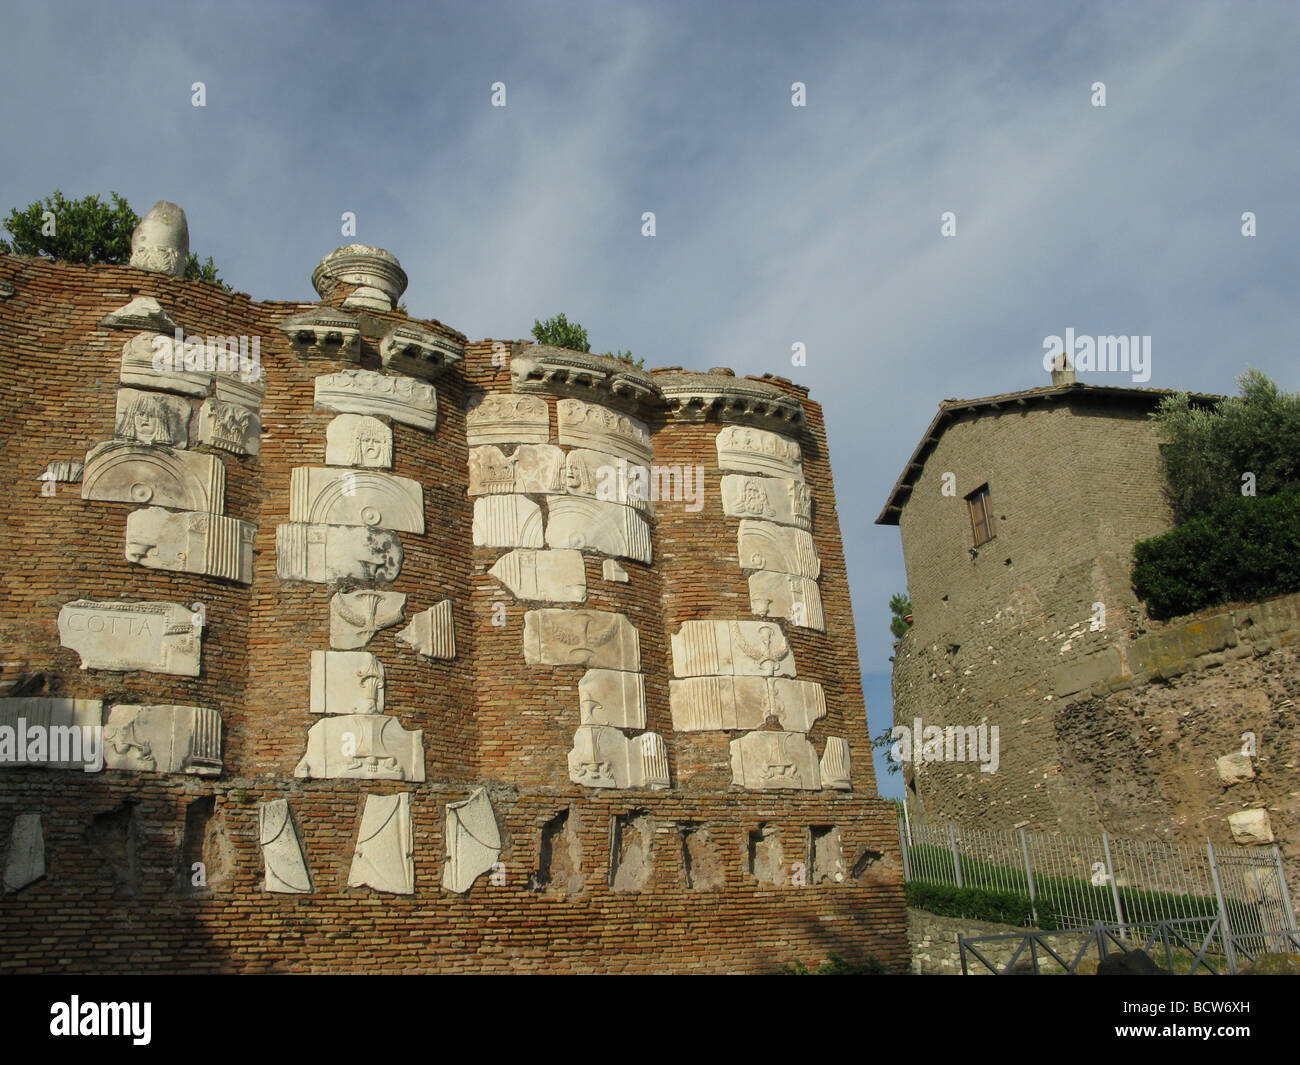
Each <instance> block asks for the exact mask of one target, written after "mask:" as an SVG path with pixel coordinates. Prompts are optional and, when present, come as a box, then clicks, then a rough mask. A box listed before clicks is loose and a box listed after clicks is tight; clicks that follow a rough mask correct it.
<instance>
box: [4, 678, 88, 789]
mask: <svg viewBox="0 0 1300 1065" xmlns="http://www.w3.org/2000/svg"><path fill="white" fill-rule="evenodd" d="M103 710H104V704H103V703H102V702H101V701H100V700H98V699H55V698H51V697H46V696H24V697H21V698H14V699H0V766H16V765H26V766H43V767H44V768H46V769H80V770H83V771H84V772H87V773H92V772H95V771H96V770H98V769H100V768H101V767H102V762H103V759H102V748H101V744H102V739H100V737H99V729H100V726H101V725H102V724H103Z"/></svg>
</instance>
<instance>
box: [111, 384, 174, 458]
mask: <svg viewBox="0 0 1300 1065" xmlns="http://www.w3.org/2000/svg"><path fill="white" fill-rule="evenodd" d="M189 424H190V405H189V402H188V401H187V400H185V399H182V398H181V397H180V396H168V395H165V394H164V393H162V392H142V391H140V390H139V389H135V388H119V389H118V390H117V417H116V419H115V420H114V424H113V435H114V436H115V437H117V439H118V440H132V441H135V442H136V443H137V444H166V445H168V446H169V447H178V448H183V447H188V446H189V442H190V433H189Z"/></svg>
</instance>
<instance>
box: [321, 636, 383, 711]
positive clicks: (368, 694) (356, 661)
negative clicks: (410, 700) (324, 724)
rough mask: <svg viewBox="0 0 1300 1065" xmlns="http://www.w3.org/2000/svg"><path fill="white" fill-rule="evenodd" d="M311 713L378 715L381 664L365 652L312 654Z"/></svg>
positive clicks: (381, 709) (379, 708)
mask: <svg viewBox="0 0 1300 1065" xmlns="http://www.w3.org/2000/svg"><path fill="white" fill-rule="evenodd" d="M311 712H312V713H313V714H382V713H383V712H384V664H383V663H382V662H380V661H379V659H378V658H376V657H375V656H374V655H372V654H371V653H370V652H369V651H313V652H312V653H311Z"/></svg>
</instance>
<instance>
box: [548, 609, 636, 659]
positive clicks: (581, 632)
mask: <svg viewBox="0 0 1300 1065" xmlns="http://www.w3.org/2000/svg"><path fill="white" fill-rule="evenodd" d="M524 661H525V662H526V663H527V664H528V665H530V666H536V665H543V666H547V665H549V666H586V667H588V668H589V669H620V670H625V671H627V672H632V673H635V672H637V671H639V670H640V669H641V645H640V639H639V637H638V635H637V631H636V627H635V626H634V625H633V624H632V622H631V621H629V620H628V619H627V617H626V616H624V615H623V614H611V613H609V612H608V611H604V610H560V609H545V610H529V611H528V612H527V613H525V614H524Z"/></svg>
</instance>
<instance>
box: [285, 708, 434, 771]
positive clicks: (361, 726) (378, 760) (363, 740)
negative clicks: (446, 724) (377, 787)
mask: <svg viewBox="0 0 1300 1065" xmlns="http://www.w3.org/2000/svg"><path fill="white" fill-rule="evenodd" d="M422 735H423V733H422V732H421V730H420V729H411V730H407V729H404V728H402V725H401V722H399V721H398V720H397V718H395V717H389V716H388V715H386V714H339V715H336V716H335V715H331V716H329V717H325V718H322V719H321V720H320V721H317V722H316V724H314V725H312V727H311V728H310V729H309V730H308V732H307V753H306V754H305V755H304V756H303V758H302V760H301V761H300V762H299V763H298V765H297V767H296V768H295V769H294V771H293V775H294V776H296V777H315V778H318V779H320V778H343V779H348V780H408V781H417V782H418V781H422V780H424V743H423V740H422Z"/></svg>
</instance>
